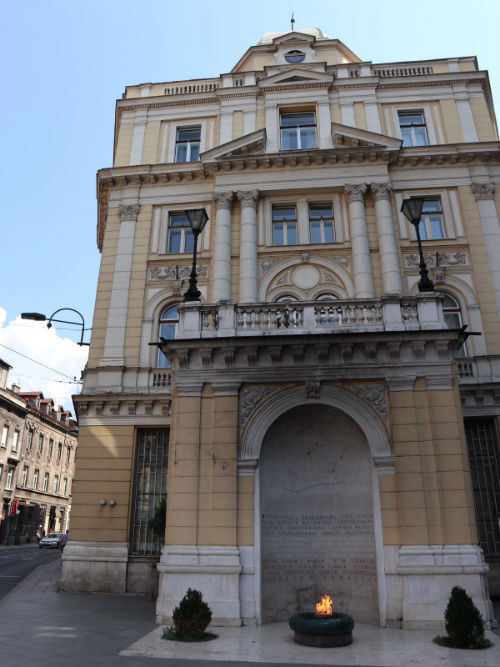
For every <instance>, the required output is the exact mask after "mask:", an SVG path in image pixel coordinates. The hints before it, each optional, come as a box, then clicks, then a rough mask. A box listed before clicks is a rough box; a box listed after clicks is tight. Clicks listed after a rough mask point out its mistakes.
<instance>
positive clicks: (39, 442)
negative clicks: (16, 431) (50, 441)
mask: <svg viewBox="0 0 500 667" xmlns="http://www.w3.org/2000/svg"><path fill="white" fill-rule="evenodd" d="M42 452H43V435H42V433H40V435H39V436H38V449H37V451H36V453H37V454H41V453H42Z"/></svg>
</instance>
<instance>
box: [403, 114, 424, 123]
mask: <svg viewBox="0 0 500 667" xmlns="http://www.w3.org/2000/svg"><path fill="white" fill-rule="evenodd" d="M399 124H400V125H401V126H403V125H405V126H408V125H424V124H425V123H424V114H423V113H421V112H420V113H418V112H417V113H400V114H399Z"/></svg>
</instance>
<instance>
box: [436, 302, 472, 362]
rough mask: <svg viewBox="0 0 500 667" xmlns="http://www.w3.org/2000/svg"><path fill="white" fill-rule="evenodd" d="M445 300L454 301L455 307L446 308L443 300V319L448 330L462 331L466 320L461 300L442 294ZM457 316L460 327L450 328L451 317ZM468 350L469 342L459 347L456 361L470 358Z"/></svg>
mask: <svg viewBox="0 0 500 667" xmlns="http://www.w3.org/2000/svg"><path fill="white" fill-rule="evenodd" d="M440 291H441V290H440ZM442 294H443V296H444V298H445V299H446V298H448V299H450V301H453V303H454V305H450V306H446V305H445V303H444V300H443V317H444V321H445V322H446V326H447V327H448V329H461V328H462V327H463V324H464V318H463V315H462V308H461V306H460V302H459V300H458V299H457V298H456V297H455V296H454V295H453V294H449V293H448V292H442ZM447 315H448V319H446V316H447ZM453 315H455V316H457V320H458V326H449V325H450V324H452V323H451V322H450V317H451V316H453ZM468 356H469V355H468V350H467V341H464V342H463V343H462V345H461V346H460V347H459V349H458V350H457V351H456V353H455V359H464V358H465V357H468Z"/></svg>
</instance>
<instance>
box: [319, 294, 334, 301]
mask: <svg viewBox="0 0 500 667" xmlns="http://www.w3.org/2000/svg"><path fill="white" fill-rule="evenodd" d="M336 299H337V297H336V296H335V295H334V294H318V296H316V297H314V300H315V301H335V300H336Z"/></svg>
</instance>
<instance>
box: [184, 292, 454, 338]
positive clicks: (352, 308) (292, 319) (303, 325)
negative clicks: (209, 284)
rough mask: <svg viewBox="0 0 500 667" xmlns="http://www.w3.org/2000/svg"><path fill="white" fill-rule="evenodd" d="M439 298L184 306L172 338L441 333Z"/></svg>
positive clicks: (440, 300) (226, 303) (418, 297)
mask: <svg viewBox="0 0 500 667" xmlns="http://www.w3.org/2000/svg"><path fill="white" fill-rule="evenodd" d="M441 304H442V297H440V296H439V295H437V294H425V295H424V294H422V295H419V296H417V297H401V298H399V297H382V298H381V299H349V300H335V301H300V302H299V301H297V302H290V303H250V304H238V303H235V302H233V301H225V302H221V303H218V304H201V303H199V302H194V303H185V304H181V305H180V306H179V326H178V331H177V335H176V338H180V339H193V338H218V337H232V336H273V335H280V336H282V335H296V334H324V333H362V332H377V331H415V330H420V329H428V330H429V329H446V324H445V321H444V317H443V311H442V305H441Z"/></svg>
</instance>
